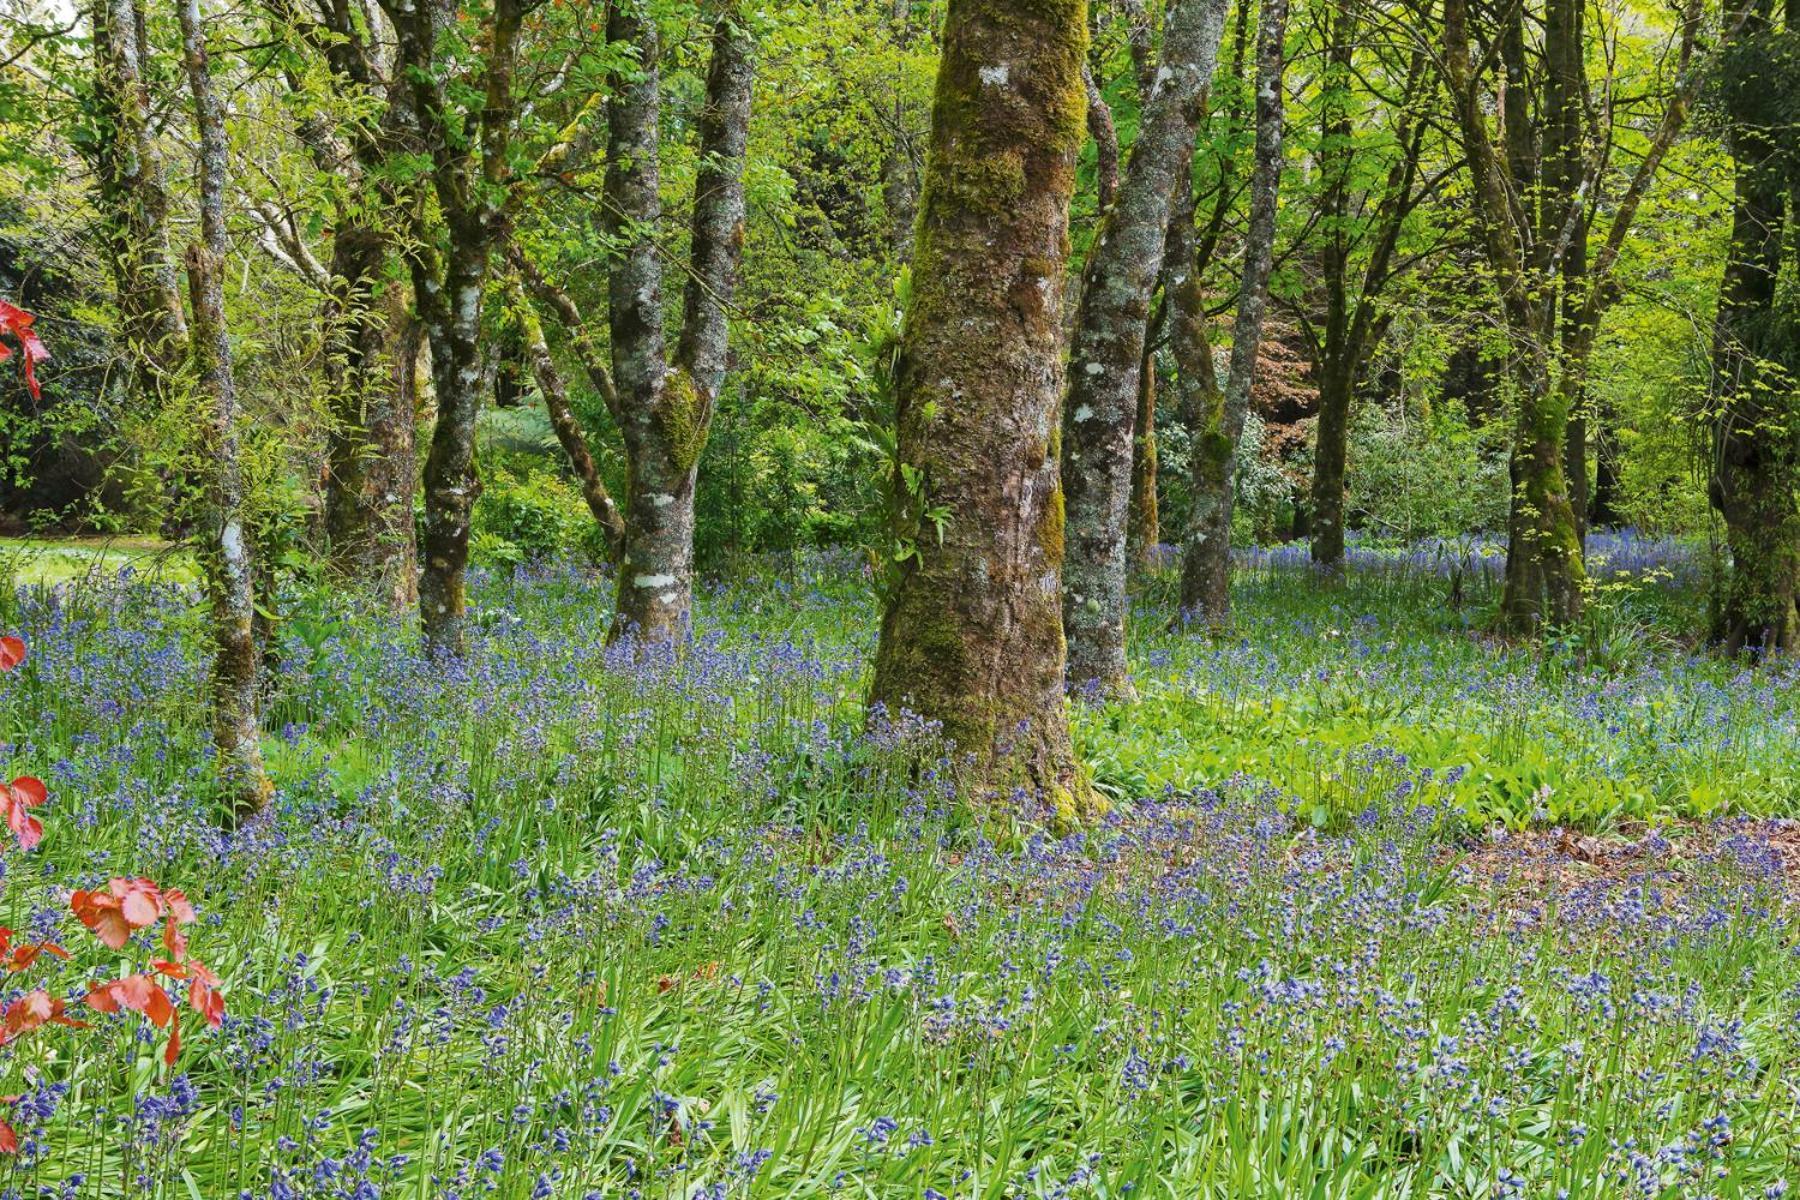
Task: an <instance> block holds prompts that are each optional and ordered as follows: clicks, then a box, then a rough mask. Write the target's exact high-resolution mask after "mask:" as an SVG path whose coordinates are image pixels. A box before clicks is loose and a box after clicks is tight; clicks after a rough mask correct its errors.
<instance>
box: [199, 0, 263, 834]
mask: <svg viewBox="0 0 1800 1200" xmlns="http://www.w3.org/2000/svg"><path fill="white" fill-rule="evenodd" d="M179 13H180V19H181V41H182V59H183V63H184V66H185V67H186V70H187V78H188V88H189V91H190V92H191V93H192V95H193V100H194V127H195V132H196V134H197V139H196V140H197V141H198V142H199V145H200V180H199V184H200V186H199V192H200V232H201V238H200V241H198V242H196V243H194V244H193V245H192V246H190V247H188V253H187V272H188V288H189V291H190V293H191V295H192V301H193V306H194V330H193V356H194V367H195V373H196V374H197V375H198V377H199V382H200V388H201V392H202V395H203V396H204V398H205V402H206V407H205V410H204V411H205V414H206V417H205V440H206V449H207V453H208V458H209V459H210V461H211V465H212V470H211V473H210V477H209V479H208V481H207V482H208V486H207V489H206V498H207V513H206V517H205V521H204V524H203V529H204V534H203V538H204V540H203V541H202V543H201V546H200V554H199V558H200V561H201V564H202V570H203V572H204V574H205V578H206V590H207V593H208V595H209V597H210V599H211V602H212V617H213V673H212V674H213V679H212V684H213V743H214V745H215V747H216V748H217V750H218V756H219V775H220V780H221V783H222V785H223V788H224V792H225V797H226V801H227V803H228V804H229V806H230V811H231V814H232V816H233V817H234V818H242V817H244V816H247V815H249V814H250V813H253V812H255V811H256V810H258V809H260V808H262V807H263V805H264V804H266V803H267V802H268V797H269V793H270V785H269V781H268V777H267V776H266V775H265V774H264V773H263V760H262V747H261V743H260V741H259V737H260V734H261V723H260V721H259V720H258V716H257V703H258V699H259V695H258V686H257V668H258V665H259V659H258V655H257V647H256V636H255V632H254V622H255V617H256V597H255V577H256V567H255V561H254V557H253V555H254V544H255V543H254V539H253V538H252V537H251V534H250V531H249V530H248V529H247V528H246V527H245V523H244V483H243V474H242V469H241V467H240V465H239V462H238V438H237V390H236V384H235V382H234V380H233V378H232V373H231V341H230V338H229V337H228V336H227V333H226V328H225V290H224V285H223V281H222V280H221V278H220V274H221V272H222V270H223V269H224V263H225V254H226V251H227V249H228V243H227V241H226V231H225V169H226V155H227V152H228V147H227V142H226V138H225V112H224V109H223V108H222V107H221V106H220V104H219V100H218V97H217V95H216V94H215V93H214V92H213V87H212V76H211V72H210V69H209V66H208V62H207V55H206V42H205V37H204V31H203V28H202V25H201V20H200V0H182V2H181V5H180V7H179Z"/></svg>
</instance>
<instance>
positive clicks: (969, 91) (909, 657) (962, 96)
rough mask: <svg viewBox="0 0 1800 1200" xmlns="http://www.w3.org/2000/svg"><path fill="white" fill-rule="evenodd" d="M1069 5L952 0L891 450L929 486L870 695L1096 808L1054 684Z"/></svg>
mask: <svg viewBox="0 0 1800 1200" xmlns="http://www.w3.org/2000/svg"><path fill="white" fill-rule="evenodd" d="M1084 9H1085V5H1084V4H1083V3H1082V0H951V3H950V10H949V14H948V19H947V21H946V24H945V30H944V52H943V58H942V61H941V65H940V66H939V68H938V83H937V97H936V101H935V106H934V110H933V118H932V133H931V148H930V155H929V157H928V160H927V164H926V173H925V186H924V195H923V203H922V212H921V219H920V222H919V240H918V244H917V247H916V254H917V260H916V269H915V271H914V275H913V279H914V290H913V296H912V304H911V307H910V309H909V311H908V313H907V318H906V327H905V332H904V334H903V336H902V347H901V354H900V364H899V369H898V376H899V377H898V384H897V399H896V404H897V409H898V419H899V430H898V453H899V466H900V468H901V469H902V470H903V471H905V472H906V473H908V474H909V475H910V476H912V477H915V478H917V479H919V480H920V481H921V483H922V488H923V492H924V494H923V496H922V497H920V498H917V499H915V500H914V501H913V502H912V504H911V505H910V506H909V509H910V510H909V511H905V512H902V513H899V514H897V519H898V521H899V524H900V526H901V533H902V535H903V536H908V537H910V538H911V539H912V543H913V545H914V546H915V547H916V552H915V553H913V554H911V555H909V556H908V557H907V558H906V559H905V560H904V561H902V562H901V563H899V564H898V575H897V578H896V580H895V581H894V586H893V588H892V591H891V593H890V595H889V597H888V603H887V609H886V612H885V613H884V615H883V618H882V626H881V641H880V646H879V648H878V649H877V651H876V656H875V680H874V686H873V688H872V691H871V702H872V703H874V704H878V705H882V706H885V707H886V708H888V709H889V710H900V709H907V710H910V711H912V712H916V713H919V714H920V715H922V716H924V717H926V718H928V719H930V720H933V721H936V722H939V723H940V724H941V726H942V729H943V733H944V735H945V736H946V737H947V738H948V739H950V740H951V741H953V742H954V743H955V744H956V746H957V747H958V749H959V750H960V752H961V754H962V756H963V758H962V760H961V761H962V763H963V765H964V767H965V770H966V782H968V783H969V784H970V786H971V787H972V788H973V789H974V790H975V792H976V793H977V794H978V795H980V796H983V797H995V796H1001V795H1004V794H1005V789H1006V788H1007V787H1008V786H1010V785H1013V784H1017V785H1019V786H1023V787H1025V788H1028V789H1031V790H1033V791H1035V792H1036V793H1037V794H1038V795H1039V796H1040V797H1042V798H1044V799H1045V800H1047V801H1048V802H1049V803H1051V804H1053V805H1054V806H1055V808H1056V810H1057V812H1058V813H1059V814H1060V815H1061V817H1062V818H1063V819H1065V820H1077V819H1080V818H1082V817H1084V816H1086V815H1088V814H1090V813H1091V812H1093V811H1094V810H1095V808H1096V805H1097V798H1096V796H1095V794H1094V793H1093V791H1092V789H1091V786H1090V785H1089V784H1088V782H1087V781H1086V779H1085V776H1084V774H1083V773H1082V771H1081V770H1080V768H1079V766H1078V764H1077V763H1076V760H1075V755H1074V750H1073V747H1072V746H1071V744H1070V740H1069V728H1068V717H1067V709H1066V707H1065V699H1064V694H1063V656H1064V646H1063V635H1062V614H1061V611H1060V599H1061V586H1060V585H1061V570H1062V557H1063V510H1062V493H1061V489H1060V487H1059V484H1058V478H1057V476H1058V471H1057V457H1058V456H1057V445H1056V443H1057V440H1058V429H1057V423H1056V411H1057V405H1058V401H1059V400H1060V399H1061V396H1062V388H1063V369H1062V312H1061V307H1062V296H1063V274H1064V269H1065V266H1066V264H1067V261H1068V254H1069V243H1068V228H1069V200H1070V196H1071V193H1072V191H1073V189H1074V181H1075V159H1076V154H1077V152H1078V151H1079V150H1080V147H1081V140H1082V126H1083V115H1084V112H1083V110H1084V109H1085V107H1086V105H1085V98H1084V95H1083V89H1082V83H1081V67H1082V61H1083V58H1084V55H1085V50H1086V41H1087V21H1086V16H1085V11H1084ZM903 490H905V489H903ZM908 494H910V493H908ZM921 506H925V507H929V508H931V509H934V510H937V509H941V510H943V511H944V512H946V513H947V514H948V516H947V518H946V519H945V520H944V522H943V523H942V524H941V525H937V526H935V527H934V523H933V522H932V521H930V520H929V519H928V518H927V517H926V515H925V513H924V512H922V511H920V507H921ZM940 529H941V535H940Z"/></svg>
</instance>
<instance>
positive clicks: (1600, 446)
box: [1588, 405, 1624, 529]
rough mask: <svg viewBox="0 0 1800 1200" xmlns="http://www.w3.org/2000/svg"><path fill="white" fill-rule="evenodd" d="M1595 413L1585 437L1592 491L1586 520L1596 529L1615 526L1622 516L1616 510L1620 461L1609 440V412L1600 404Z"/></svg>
mask: <svg viewBox="0 0 1800 1200" xmlns="http://www.w3.org/2000/svg"><path fill="white" fill-rule="evenodd" d="M1594 416H1595V422H1596V424H1595V428H1594V429H1592V430H1591V431H1590V434H1589V438H1588V444H1589V445H1590V446H1592V447H1593V449H1594V493H1593V496H1592V497H1591V499H1590V500H1589V503H1588V524H1589V525H1590V526H1591V527H1593V528H1595V529H1615V528H1617V527H1618V526H1619V524H1620V523H1621V522H1622V521H1623V520H1624V516H1623V514H1622V513H1621V512H1620V510H1619V503H1620V501H1619V461H1618V451H1617V449H1616V448H1615V447H1614V445H1613V442H1612V437H1613V435H1612V432H1611V422H1612V414H1611V413H1610V412H1609V411H1608V409H1607V407H1606V406H1605V405H1601V406H1599V407H1598V408H1597V409H1596V411H1595V413H1594Z"/></svg>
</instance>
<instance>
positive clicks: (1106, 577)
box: [1062, 0, 1226, 696]
mask: <svg viewBox="0 0 1800 1200" xmlns="http://www.w3.org/2000/svg"><path fill="white" fill-rule="evenodd" d="M1225 7H1226V0H1181V2H1180V3H1179V4H1177V5H1176V6H1175V8H1174V9H1173V10H1172V11H1171V12H1170V13H1169V16H1168V19H1167V21H1166V23H1165V26H1164V39H1163V58H1162V65H1161V67H1160V69H1159V70H1158V71H1157V75H1156V79H1157V82H1156V83H1155V84H1154V85H1153V86H1152V88H1151V91H1150V96H1149V100H1148V102H1147V103H1146V105H1145V108H1144V120H1143V125H1142V127H1141V128H1140V130H1139V133H1138V139H1137V142H1136V144H1135V145H1134V146H1133V147H1132V151H1131V162H1130V165H1129V166H1128V167H1127V168H1126V175H1125V179H1124V182H1123V183H1122V184H1121V186H1120V189H1119V194H1118V198H1117V200H1116V201H1115V202H1114V205H1113V207H1112V209H1111V210H1110V211H1109V212H1108V214H1107V217H1106V220H1105V222H1104V223H1103V224H1102V226H1101V229H1100V234H1099V238H1098V240H1097V242H1096V244H1095V246H1094V249H1093V252H1092V254H1091V255H1090V257H1089V259H1088V264H1087V278H1086V281H1085V283H1084V285H1083V287H1082V289H1081V307H1080V311H1079V313H1078V315H1077V318H1076V326H1075V339H1074V347H1073V351H1072V354H1071V357H1070V366H1069V395H1068V398H1067V399H1066V400H1065V401H1064V403H1063V434H1062V436H1063V462H1062V474H1063V493H1064V497H1065V504H1066V506H1067V529H1068V535H1067V536H1068V543H1067V555H1068V557H1067V559H1066V560H1065V562H1064V565H1063V588H1064V594H1063V630H1064V633H1065V634H1066V635H1067V637H1068V683H1069V687H1070V689H1071V690H1073V691H1075V692H1077V693H1078V694H1094V695H1099V696H1111V695H1130V694H1131V682H1130V675H1129V672H1128V669H1127V666H1126V663H1125V619H1126V610H1127V608H1128V607H1129V601H1128V598H1127V596H1126V587H1125V585H1126V570H1125V534H1126V517H1127V513H1128V511H1129V508H1130V503H1131V469H1132V442H1133V433H1134V425H1135V419H1136V417H1137V409H1138V401H1139V399H1140V388H1139V381H1140V379H1141V375H1140V371H1141V370H1142V367H1143V358H1144V338H1145V331H1146V329H1147V328H1148V325H1149V319H1150V298H1151V293H1152V292H1153V291H1154V289H1155V286H1156V277H1157V273H1158V270H1159V269H1160V268H1161V266H1162V261H1163V248H1164V243H1165V242H1166V240H1167V238H1168V230H1169V209H1170V200H1171V197H1172V196H1173V195H1174V191H1175V181H1176V179H1177V178H1178V177H1179V174H1180V172H1181V170H1182V169H1183V168H1184V167H1186V166H1187V165H1188V164H1189V163H1191V162H1192V160H1193V154H1194V131H1195V125H1196V124H1197V123H1198V121H1199V117H1200V94H1201V92H1202V90H1203V89H1204V88H1205V87H1206V85H1207V83H1208V82H1209V81H1210V80H1211V79H1212V72H1213V65H1214V64H1215V62H1216V61H1217V59H1218V51H1219V35H1220V33H1221V32H1222V31H1223V30H1224V27H1225Z"/></svg>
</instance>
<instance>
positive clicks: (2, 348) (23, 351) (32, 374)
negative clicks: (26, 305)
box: [0, 300, 50, 400]
mask: <svg viewBox="0 0 1800 1200" xmlns="http://www.w3.org/2000/svg"><path fill="white" fill-rule="evenodd" d="M36 320H37V318H36V317H35V316H33V315H32V314H30V313H28V312H26V311H25V310H24V309H22V308H20V307H19V306H18V305H16V304H8V303H7V302H6V301H4V300H0V339H4V338H5V337H10V338H12V339H13V340H14V341H15V342H17V343H19V351H20V359H21V361H22V365H23V367H24V370H25V387H26V388H27V389H28V390H29V391H30V392H31V398H32V399H33V400H36V399H38V398H39V396H38V381H37V365H38V364H39V363H41V362H43V361H44V360H46V359H48V358H49V357H50V351H48V350H46V349H45V348H44V343H43V342H42V341H41V340H40V339H39V338H38V335H37V334H36V333H35V332H34V331H33V330H32V328H31V326H32V324H33V323H34V322H35V321H36ZM12 353H13V352H12V347H11V346H8V345H7V344H6V342H5V341H4V340H0V362H5V361H6V360H7V359H9V358H11V357H12Z"/></svg>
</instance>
